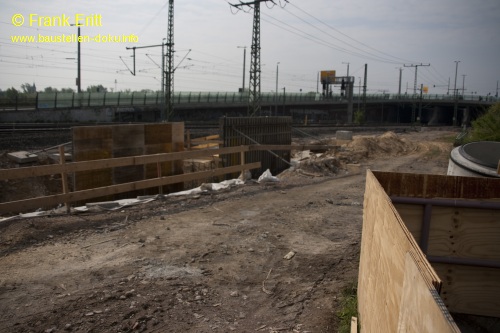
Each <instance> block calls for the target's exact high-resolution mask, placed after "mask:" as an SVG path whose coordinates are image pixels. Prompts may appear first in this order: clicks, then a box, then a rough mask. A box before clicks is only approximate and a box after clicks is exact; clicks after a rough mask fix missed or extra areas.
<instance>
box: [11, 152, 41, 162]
mask: <svg viewBox="0 0 500 333" xmlns="http://www.w3.org/2000/svg"><path fill="white" fill-rule="evenodd" d="M7 157H8V158H9V160H11V161H14V162H16V163H19V164H23V163H30V162H36V161H37V160H38V155H36V154H32V153H29V152H27V151H16V152H13V153H8V154H7Z"/></svg>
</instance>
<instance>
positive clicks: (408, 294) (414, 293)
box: [397, 252, 460, 333]
mask: <svg viewBox="0 0 500 333" xmlns="http://www.w3.org/2000/svg"><path fill="white" fill-rule="evenodd" d="M398 312H399V320H398V327H397V331H398V332H405V333H434V332H440V333H447V332H450V333H451V332H457V333H458V332H460V329H459V328H458V327H457V325H456V324H455V322H454V320H453V318H452V317H451V315H450V313H449V312H448V310H447V309H446V307H445V306H444V304H443V301H442V300H441V298H440V297H439V294H438V293H437V291H436V290H435V289H434V287H433V286H429V285H428V284H427V283H426V281H425V279H424V278H423V277H422V274H421V271H420V269H419V267H418V264H417V262H416V259H415V258H414V256H413V255H412V253H411V252H408V253H407V254H406V256H405V274H404V282H403V295H402V299H401V304H400V309H399V311H398Z"/></svg>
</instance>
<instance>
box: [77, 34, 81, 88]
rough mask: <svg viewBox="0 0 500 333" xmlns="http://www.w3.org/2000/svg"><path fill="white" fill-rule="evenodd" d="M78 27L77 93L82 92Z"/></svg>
mask: <svg viewBox="0 0 500 333" xmlns="http://www.w3.org/2000/svg"><path fill="white" fill-rule="evenodd" d="M81 44H82V43H80V27H78V78H77V79H76V80H77V81H76V84H77V86H78V93H81V92H82V60H81V59H82V57H81V49H80V45H81Z"/></svg>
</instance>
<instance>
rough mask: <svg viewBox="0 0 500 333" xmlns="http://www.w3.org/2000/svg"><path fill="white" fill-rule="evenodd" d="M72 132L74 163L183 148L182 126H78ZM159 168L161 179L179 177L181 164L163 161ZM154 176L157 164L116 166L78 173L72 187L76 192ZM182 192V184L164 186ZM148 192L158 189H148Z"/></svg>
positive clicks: (120, 196) (173, 150) (125, 194)
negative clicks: (163, 177) (75, 187)
mask: <svg viewBox="0 0 500 333" xmlns="http://www.w3.org/2000/svg"><path fill="white" fill-rule="evenodd" d="M73 133H74V134H73V142H74V146H75V147H74V152H75V161H87V160H97V159H103V158H112V157H113V158H117V157H129V156H139V155H144V154H156V153H168V152H175V151H182V150H183V146H184V123H165V124H138V125H135V124H134V125H117V126H94V127H78V128H75V129H74V131H73ZM160 168H161V175H162V176H171V175H176V174H182V161H173V162H164V163H161V164H160ZM156 177H158V167H157V164H154V165H145V166H143V165H131V166H119V167H114V168H112V169H111V168H110V169H105V170H96V171H89V172H85V173H78V177H76V178H75V184H77V185H78V186H79V187H77V189H89V188H96V187H102V186H109V185H112V184H122V183H128V182H134V181H139V180H142V179H145V178H156ZM182 189H183V188H182V184H181V185H180V186H179V185H176V184H174V185H169V186H168V187H165V191H177V190H182ZM165 191H164V193H166V192H165ZM149 192H151V193H149ZM148 193H149V194H154V193H158V190H157V189H150V190H148ZM141 194H144V191H140V192H134V193H122V194H120V195H119V196H118V197H119V198H124V197H130V196H135V195H141ZM109 199H110V198H109Z"/></svg>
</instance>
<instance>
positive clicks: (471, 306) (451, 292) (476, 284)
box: [433, 263, 500, 317]
mask: <svg viewBox="0 0 500 333" xmlns="http://www.w3.org/2000/svg"><path fill="white" fill-rule="evenodd" d="M433 266H434V267H435V269H436V271H437V273H438V274H439V276H440V277H441V278H442V279H443V287H442V291H441V297H442V298H443V301H444V303H445V304H446V306H447V307H448V309H449V310H450V311H451V312H457V313H466V314H473V315H480V316H491V317H500V269H495V268H481V267H471V266H462V265H450V264H437V263H436V264H434V265H433Z"/></svg>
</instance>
